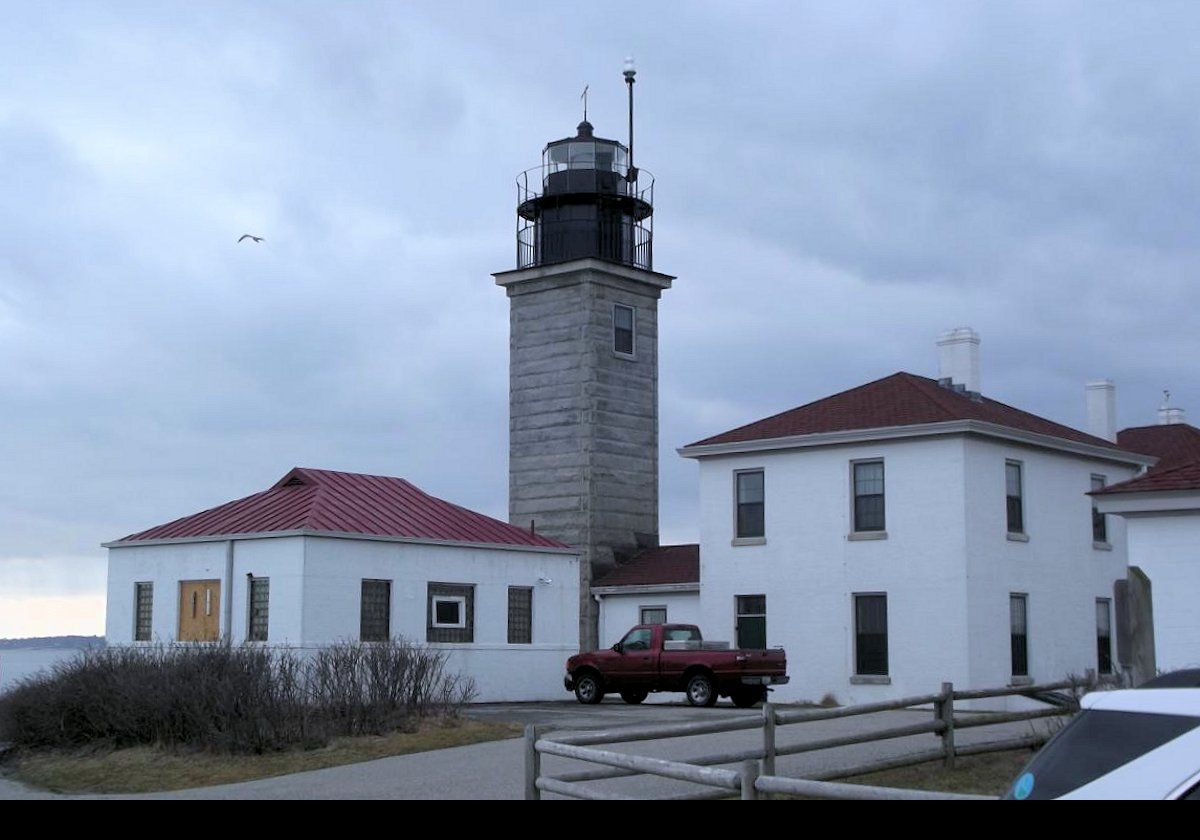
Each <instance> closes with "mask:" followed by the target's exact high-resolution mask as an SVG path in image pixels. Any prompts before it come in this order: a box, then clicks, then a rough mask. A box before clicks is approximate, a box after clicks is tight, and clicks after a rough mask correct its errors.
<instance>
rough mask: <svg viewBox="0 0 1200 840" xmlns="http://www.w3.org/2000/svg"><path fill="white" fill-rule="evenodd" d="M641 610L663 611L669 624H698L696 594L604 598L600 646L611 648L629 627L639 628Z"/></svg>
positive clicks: (602, 602) (698, 604)
mask: <svg viewBox="0 0 1200 840" xmlns="http://www.w3.org/2000/svg"><path fill="white" fill-rule="evenodd" d="M642 607H666V608H667V621H668V622H670V623H672V624H697V625H700V624H701V621H700V593H698V592H642V593H635V594H630V595H625V594H621V595H605V596H603V597H602V598H601V600H600V646H601V647H605V648H608V647H612V646H613V645H615V644H616V643H617V642H619V641H621V639H622V638H624V636H625V633H626V632H627V631H628V630H629V628H630V627H633V626H634V625H635V624H640V623H641V609H642ZM701 632H704V628H703V626H701ZM714 638H715V637H714Z"/></svg>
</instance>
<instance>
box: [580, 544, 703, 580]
mask: <svg viewBox="0 0 1200 840" xmlns="http://www.w3.org/2000/svg"><path fill="white" fill-rule="evenodd" d="M699 582H700V546H698V545H696V544H695V543H689V544H686V545H662V546H659V547H658V548H647V549H643V550H642V551H639V552H638V553H637V554H635V555H634V556H633V557H632V558H631V559H630V560H627V561H626V562H624V563H619V564H617V567H616V568H615V569H613V570H612V571H611V572H609V573H608V574H606V575H604V577H602V578H600V579H598V580H595V581H592V586H655V585H658V584H669V583H699Z"/></svg>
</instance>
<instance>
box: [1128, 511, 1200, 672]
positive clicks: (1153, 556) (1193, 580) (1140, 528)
mask: <svg viewBox="0 0 1200 840" xmlns="http://www.w3.org/2000/svg"><path fill="white" fill-rule="evenodd" d="M1196 501H1197V502H1198V503H1200V494H1197V500H1196ZM1197 508H1198V509H1196V510H1193V511H1192V512H1190V513H1183V512H1175V513H1164V514H1160V515H1140V516H1136V517H1130V518H1129V519H1128V520H1127V531H1128V535H1129V564H1130V565H1131V566H1138V567H1139V568H1141V570H1142V571H1143V572H1145V573H1146V574H1147V575H1148V576H1149V578H1150V586H1151V592H1152V593H1153V599H1154V648H1155V650H1154V653H1155V659H1156V663H1157V666H1158V668H1159V670H1162V671H1173V670H1176V669H1178V668H1195V667H1200V504H1198V506H1197ZM1112 518H1113V519H1118V518H1120V517H1116V516H1114V517H1112Z"/></svg>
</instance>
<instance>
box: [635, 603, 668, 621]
mask: <svg viewBox="0 0 1200 840" xmlns="http://www.w3.org/2000/svg"><path fill="white" fill-rule="evenodd" d="M640 612H641V615H640V618H641V621H639V622H638V624H666V623H667V608H666V607H642V608H641V609H640Z"/></svg>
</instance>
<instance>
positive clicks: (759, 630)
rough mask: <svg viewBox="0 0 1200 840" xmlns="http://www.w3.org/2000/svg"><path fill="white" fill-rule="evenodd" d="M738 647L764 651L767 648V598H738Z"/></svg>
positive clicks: (739, 596) (742, 596)
mask: <svg viewBox="0 0 1200 840" xmlns="http://www.w3.org/2000/svg"><path fill="white" fill-rule="evenodd" d="M737 647H739V648H743V649H747V650H764V649H766V647H767V596H766V595H738V596H737Z"/></svg>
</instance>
